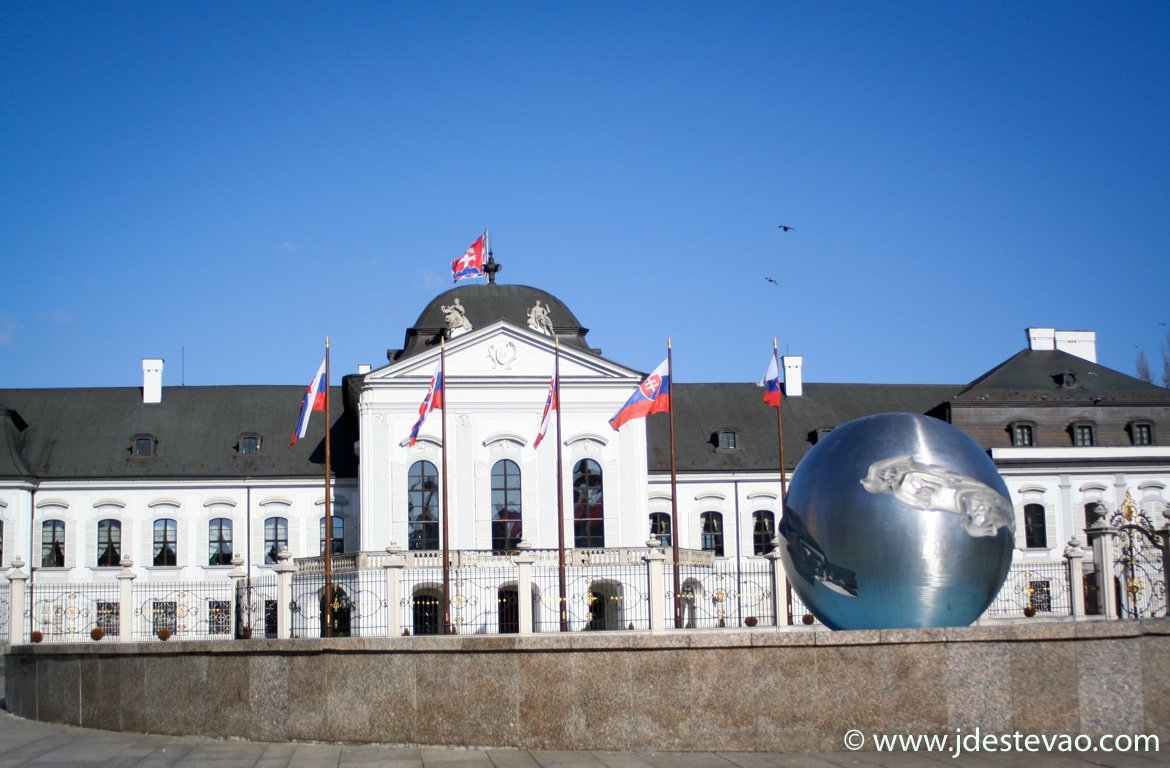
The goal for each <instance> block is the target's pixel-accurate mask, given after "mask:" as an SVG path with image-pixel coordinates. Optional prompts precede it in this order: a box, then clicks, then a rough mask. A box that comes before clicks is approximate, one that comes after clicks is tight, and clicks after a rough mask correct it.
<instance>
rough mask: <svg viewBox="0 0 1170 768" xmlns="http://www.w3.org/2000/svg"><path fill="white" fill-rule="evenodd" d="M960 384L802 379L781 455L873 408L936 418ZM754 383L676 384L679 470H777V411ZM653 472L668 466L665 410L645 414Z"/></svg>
mask: <svg viewBox="0 0 1170 768" xmlns="http://www.w3.org/2000/svg"><path fill="white" fill-rule="evenodd" d="M961 386H962V385H959V384H805V385H804V388H803V389H804V393H803V396H801V397H789V398H786V399H785V400H784V460H785V463H786V464H787V465H788V468H789V469H792V468H794V467H796V465H797V464H798V463H800V460H801V459H802V458H804V455H805V454H806V453H807V452H808V450H809V449H810V448H811V447H812V446H813V443H814V440H815V438H814V437H813V435H814V434H815V432H816V430H818V429H821V428H835V427H839V426H841V425H842V424H844V423H846V422H848V421H852V420H853V419H856V418H860V417H862V416H869V415H871V414H875V413H898V412H908V413H925V414H930V415H934V416H939V417H940V418H941V417H942V416H943V415H944V414H945V406H946V403H947V401H948V400H949V399H950V397H951V396H953V395H954V394H955V393H956V392H958V391H959V390H960V389H961ZM763 392H764V390H763V389H762V388H760V387H757V386H755V385H754V384H674V385H673V386H672V388H671V406H672V407H673V408H674V412H675V415H674V418H675V466H676V468H677V470H678V471H679V472H733V471H739V470H743V471H776V470H777V469H778V467H779V464H780V460H779V456H780V451H779V445H778V441H777V439H776V436H777V425H776V410H775V409H774V408H770V407H768V406H766V405H764V400H763V397H764V395H763ZM725 429H733V430H735V432H736V435H737V446H738V447H737V448H736V449H735V450H721V449H719V448H717V445H718V439H717V437H718V433H719V432H720V431H722V430H725ZM647 450H648V452H649V456H648V462H649V467H650V471H651V472H669V471H670V425H669V417H668V416H667V415H666V414H657V415H654V416H650V417H649V423H648V424H647Z"/></svg>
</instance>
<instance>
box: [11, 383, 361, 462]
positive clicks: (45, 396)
mask: <svg viewBox="0 0 1170 768" xmlns="http://www.w3.org/2000/svg"><path fill="white" fill-rule="evenodd" d="M304 392H305V388H304V387H298V386H224V387H165V388H163V394H162V402H161V403H159V404H151V405H147V404H144V403H143V402H142V390H141V389H140V388H137V387H120V388H102V389H0V414H5V418H4V422H3V423H2V424H0V426H2V427H3V428H4V430H5V432H4V434H3V435H0V437H3V438H4V441H3V443H0V477H9V478H12V477H18V478H30V477H31V478H37V479H43V480H49V479H69V478H78V479H82V478H115V479H116V478H138V479H142V478H180V479H181V478H194V477H200V478H203V477H301V476H304V477H313V476H318V475H320V474H321V473H322V471H323V467H324V454H325V442H324V441H325V431H324V430H325V427H324V421H325V419H324V414H313V418H312V420H311V421H310V423H309V431H308V433H307V434H306V435H305V438H304V439H303V440H299V441H298V442H297V444H296V445H295V446H294V447H293V448H292V449H291V450H290V449H289V448H288V439H289V436H290V435H291V434H292V431H293V427H294V425H295V422H296V418H297V414H298V413H299V410H300V402H301V398H302V397H303V396H304ZM342 400H343V398H342V392H341V387H332V388H331V391H330V401H329V402H330V410H331V413H330V416H331V417H332V420H333V431H332V433H331V440H332V466H333V471H334V474H336V475H337V476H339V477H354V476H356V475H357V459H356V457H355V455H354V451H353V444H354V442H355V441H356V440H357V420H356V418H354V417H353V415H352V413H351V412H347V411H346V410H345V409H344V408H343V407H342ZM18 424H24V425H26V426H25V428H24V429H18V428H17V425H18ZM245 434H256V435H259V436H260V437H261V452H260V454H259V455H256V456H239V455H237V445H238V442H239V438H240V436H241V435H245ZM137 435H150V436H152V437H154V438H155V439H156V440H157V441H158V449H157V455H156V456H155V457H154V458H149V459H141V458H134V457H132V456H131V448H132V443H133V438H134V437H135V436H137Z"/></svg>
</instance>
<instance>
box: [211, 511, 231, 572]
mask: <svg viewBox="0 0 1170 768" xmlns="http://www.w3.org/2000/svg"><path fill="white" fill-rule="evenodd" d="M207 564H208V565H231V564H232V521H231V519H230V518H227V517H216V518H214V519H212V520H211V521H210V522H208V523H207Z"/></svg>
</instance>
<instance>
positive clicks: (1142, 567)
mask: <svg viewBox="0 0 1170 768" xmlns="http://www.w3.org/2000/svg"><path fill="white" fill-rule="evenodd" d="M1109 522H1110V524H1111V525H1112V526H1113V527H1114V528H1115V529H1116V530H1117V538H1116V542H1117V543H1116V548H1115V552H1114V558H1113V575H1114V576H1115V578H1116V584H1117V609H1118V612H1119V613H1120V614H1121V618H1123V619H1148V618H1154V617H1158V616H1166V615H1167V613H1166V549H1165V546H1166V545H1165V542H1164V541H1163V539H1162V534H1161V533H1159V532H1158V531H1156V530H1154V526H1153V523H1152V522H1151V521H1150V519H1149V518H1148V517H1147V516H1146V514H1145V513H1144V512H1142V511H1141V509H1140V508H1139V507H1138V505H1137V503H1136V502H1135V501H1134V500H1133V497H1132V496H1131V495H1130V494H1129V492H1126V494H1125V501H1123V502H1122V504H1121V509H1119V510H1118V511H1117V512H1114V513H1113V515H1112V516H1111V518H1110V520H1109Z"/></svg>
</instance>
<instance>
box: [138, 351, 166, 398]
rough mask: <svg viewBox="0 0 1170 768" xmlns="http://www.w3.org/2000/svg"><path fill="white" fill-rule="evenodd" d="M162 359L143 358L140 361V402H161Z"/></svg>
mask: <svg viewBox="0 0 1170 768" xmlns="http://www.w3.org/2000/svg"><path fill="white" fill-rule="evenodd" d="M162 374H163V359H162V358H161V357H145V358H143V359H142V402H144V403H161V402H162Z"/></svg>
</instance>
